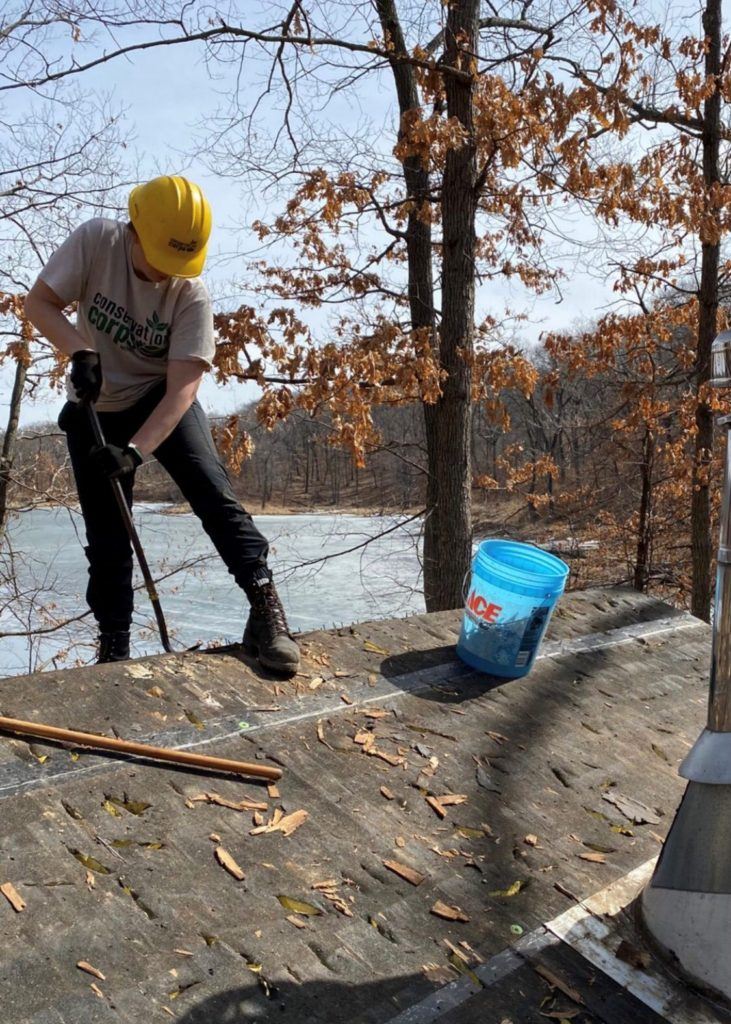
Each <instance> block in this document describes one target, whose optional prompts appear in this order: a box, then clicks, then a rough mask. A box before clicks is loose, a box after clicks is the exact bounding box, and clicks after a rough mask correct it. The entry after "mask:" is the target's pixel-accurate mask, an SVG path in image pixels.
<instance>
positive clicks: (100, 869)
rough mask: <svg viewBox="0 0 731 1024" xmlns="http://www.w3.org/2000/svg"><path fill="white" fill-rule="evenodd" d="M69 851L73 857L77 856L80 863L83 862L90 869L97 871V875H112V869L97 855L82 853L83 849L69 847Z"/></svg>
mask: <svg viewBox="0 0 731 1024" xmlns="http://www.w3.org/2000/svg"><path fill="white" fill-rule="evenodd" d="M68 851H69V853H70V854H71V855H72V857H76V859H77V860H78V862H79V863H80V864H83V865H84V867H85V868H86V869H87V870H88V871H95V872H96V874H97V875H111V873H112V872H111V871H110V870H109V868H108V867H105V866H104V864H102V862H101V861H98V860H97V859H96V857H90V856H89V854H87V853H82V852H81V850H74V849H72V848H71V847H68Z"/></svg>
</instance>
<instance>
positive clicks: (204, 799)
mask: <svg viewBox="0 0 731 1024" xmlns="http://www.w3.org/2000/svg"><path fill="white" fill-rule="evenodd" d="M189 800H190V802H191V803H192V804H198V803H206V804H215V805H216V806H217V807H228V808H230V810H232V811H266V810H268V809H269V804H267V803H262V801H261V800H247V799H244V800H238V801H234V800H227V799H226V798H225V797H222V796H219V795H218V793H198V795H197V796H191V797H189Z"/></svg>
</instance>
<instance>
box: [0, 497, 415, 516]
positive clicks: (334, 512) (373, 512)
mask: <svg viewBox="0 0 731 1024" xmlns="http://www.w3.org/2000/svg"><path fill="white" fill-rule="evenodd" d="M69 507H72V508H73V509H74V510H75V511H77V512H80V511H81V510H80V508H79V505H78V503H77V502H73V503H69V504H68V505H66V504H63V503H62V502H53V501H49V502H44V503H42V504H38V505H35V506H34V507H33V508H32V509H27V508H23V507H12V506H11V507H9V509H8V513H9V514H10V515H14V514H18V515H22V514H23V512H31V511H34V510H35V509H63V508H69ZM134 507H135V508H138V509H148V510H153V511H156V512H159V513H160V514H161V515H166V516H181V515H191V516H192V515H194V513H193V512H192V510H191V508H190V506H189V505H187V504H183V503H180V502H167V501H136V502H135V504H134ZM244 507H245V508H246V511H247V512H248V513H249V514H250V515H251V517H252V518H253V519H261V518H262V517H265V516H358V517H360V518H373V519H375V518H379V517H383V516H413V515H415V514H416V513H417V512H418V511H419V510H418V509H416V508H413V509H403V508H393V509H388V508H375V507H371V508H369V507H366V506H355V507H352V508H351V507H349V506H347V505H346V506H338V507H336V508H332V507H330V506H327V505H325V506H323V505H314V506H312V507H303V506H301V505H294V506H293V505H274V504H272V505H267V506H266V508H263V509H259V508H256V509H254V508H253V507H252V506H250V505H249V506H246V505H244Z"/></svg>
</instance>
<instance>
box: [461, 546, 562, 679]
mask: <svg viewBox="0 0 731 1024" xmlns="http://www.w3.org/2000/svg"><path fill="white" fill-rule="evenodd" d="M568 574H569V567H568V565H566V563H565V562H562V561H561V559H560V558H556V556H555V555H549V554H548V552H546V551H541V549H540V548H536V547H533V545H532V544H519V543H518V542H517V541H507V540H486V541H483V542H482V543H481V544H480V546H479V547H478V549H477V552H476V553H475V557H474V559H473V560H472V577H471V579H470V584H469V589H468V590H467V593H466V594H465V609H464V616H463V618H462V630H461V633H460V637H459V643H458V644H457V654H458V655H459V656H460V658H461V659H462V661H465V662H467V664H468V665H471V666H472V668H476V669H479V670H480V672H487V673H488V674H489V675H493V676H503V677H505V678H507V679H519V678H520V677H521V676H525V675H527V674H528V673H529V672H530V670H531V668H532V667H533V662H534V661H535V657H536V654H537V653H538V648H539V647H540V645H541V640H542V639H543V635H544V633H545V632H546V629H547V627H548V623H549V621H550V619H551V615H552V614H553V609H554V608H555V607H556V604H557V603H558V599H559V597H560V596H561V594H562V593H563V590H564V587H565V586H566V579H567V577H568Z"/></svg>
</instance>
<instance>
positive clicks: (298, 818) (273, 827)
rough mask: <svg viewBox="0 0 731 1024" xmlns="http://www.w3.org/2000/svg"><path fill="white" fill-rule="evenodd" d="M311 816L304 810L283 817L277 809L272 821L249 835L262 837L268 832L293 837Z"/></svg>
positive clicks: (253, 829)
mask: <svg viewBox="0 0 731 1024" xmlns="http://www.w3.org/2000/svg"><path fill="white" fill-rule="evenodd" d="M277 812H278V813H277ZM309 816H310V815H309V811H302V810H300V811H293V812H292V813H291V814H287V815H283V813H282V811H281V810H279V808H277V810H276V811H275V812H274V815H273V817H272V819H271V821H268V822H265V823H264V824H263V825H259V826H258V827H257V828H252V829H251V830H250V831H249V835H250V836H262V835H265V834H266V833H268V832H281V833H282V835H284V836H291V835H292V833H293V832H295V831H296V830H297V829H298V828H299V827H300V825H304V823H305V822H306V821H307V819H308V818H309Z"/></svg>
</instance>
